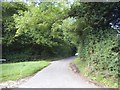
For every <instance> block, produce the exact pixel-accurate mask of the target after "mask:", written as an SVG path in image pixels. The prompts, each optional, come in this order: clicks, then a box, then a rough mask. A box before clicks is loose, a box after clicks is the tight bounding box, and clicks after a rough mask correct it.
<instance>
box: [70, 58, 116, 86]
mask: <svg viewBox="0 0 120 90" xmlns="http://www.w3.org/2000/svg"><path fill="white" fill-rule="evenodd" d="M72 63H73V64H75V65H76V67H77V68H78V70H79V71H80V73H82V74H83V75H84V76H85V77H88V78H89V79H91V80H94V81H97V82H98V83H101V84H103V85H104V86H106V87H111V88H118V80H115V79H113V78H105V77H104V76H103V75H101V74H99V71H98V72H96V73H95V74H93V73H91V72H90V71H89V68H88V67H87V62H84V61H81V60H80V59H79V58H76V59H75V60H74V61H73V62H72Z"/></svg>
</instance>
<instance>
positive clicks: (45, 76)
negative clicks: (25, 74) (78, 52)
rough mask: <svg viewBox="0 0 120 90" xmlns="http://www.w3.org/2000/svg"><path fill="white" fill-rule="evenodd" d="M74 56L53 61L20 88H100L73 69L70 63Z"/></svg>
mask: <svg viewBox="0 0 120 90" xmlns="http://www.w3.org/2000/svg"><path fill="white" fill-rule="evenodd" d="M74 58H75V57H70V58H67V59H63V60H59V61H53V62H52V63H51V65H49V66H48V67H46V68H45V69H43V70H42V71H39V72H38V73H37V74H36V75H35V76H33V77H32V78H31V79H29V80H28V81H27V82H24V83H23V84H22V85H20V86H19V88H98V87H97V86H95V85H94V84H91V83H88V82H87V81H85V80H84V79H83V78H82V77H80V76H79V75H78V74H75V73H74V72H73V71H72V70H71V68H70V67H69V64H70V62H71V61H72V60H74ZM31 68H32V66H31Z"/></svg>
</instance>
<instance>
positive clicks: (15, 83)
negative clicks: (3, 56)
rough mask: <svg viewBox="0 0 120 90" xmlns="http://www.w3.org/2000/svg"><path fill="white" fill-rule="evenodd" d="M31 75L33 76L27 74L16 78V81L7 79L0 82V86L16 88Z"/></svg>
mask: <svg viewBox="0 0 120 90" xmlns="http://www.w3.org/2000/svg"><path fill="white" fill-rule="evenodd" d="M31 77H33V76H29V77H26V78H23V79H20V80H16V81H12V80H10V81H7V82H3V83H0V88H17V87H18V86H19V85H21V84H22V83H24V82H26V81H28V80H29V79H30V78H31Z"/></svg>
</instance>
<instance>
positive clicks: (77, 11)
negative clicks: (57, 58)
mask: <svg viewBox="0 0 120 90" xmlns="http://www.w3.org/2000/svg"><path fill="white" fill-rule="evenodd" d="M117 4H118V3H76V4H73V5H72V7H71V10H70V11H69V13H68V14H69V16H70V17H75V18H76V34H77V35H78V36H79V38H78V41H79V42H78V53H79V58H80V60H82V61H83V62H82V63H84V64H85V67H87V68H89V70H88V72H90V74H92V75H98V74H99V75H102V76H103V78H112V79H113V80H117V79H118V78H119V75H120V73H119V72H118V68H119V63H118V62H119V59H118V54H119V45H118V38H117V33H116V30H112V29H110V28H109V22H110V21H111V20H114V19H115V18H111V17H110V16H111V14H112V12H113V10H114V9H115V7H116V5H117Z"/></svg>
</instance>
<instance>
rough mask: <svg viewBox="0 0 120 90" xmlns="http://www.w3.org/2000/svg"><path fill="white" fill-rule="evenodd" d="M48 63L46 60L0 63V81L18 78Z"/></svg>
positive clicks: (33, 72)
mask: <svg viewBox="0 0 120 90" xmlns="http://www.w3.org/2000/svg"><path fill="white" fill-rule="evenodd" d="M49 64H50V62H48V61H30V62H19V63H7V64H0V69H1V70H0V78H1V80H0V82H4V81H8V80H18V79H21V78H24V77H27V76H30V75H33V74H35V73H36V72H37V71H40V70H41V69H43V68H44V67H46V66H48V65H49Z"/></svg>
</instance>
